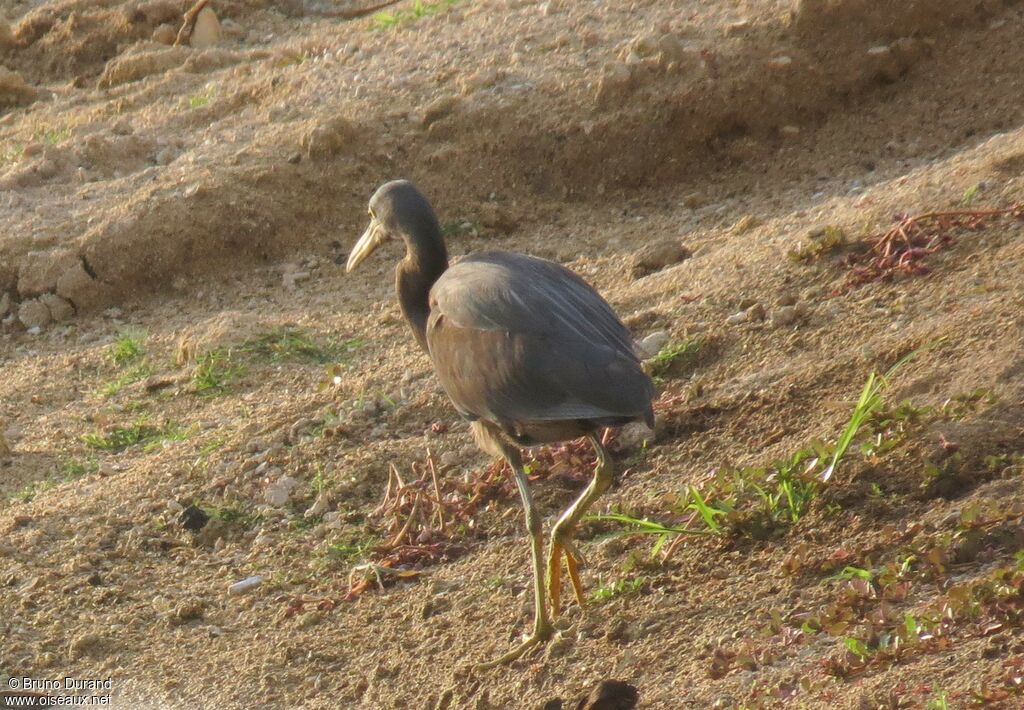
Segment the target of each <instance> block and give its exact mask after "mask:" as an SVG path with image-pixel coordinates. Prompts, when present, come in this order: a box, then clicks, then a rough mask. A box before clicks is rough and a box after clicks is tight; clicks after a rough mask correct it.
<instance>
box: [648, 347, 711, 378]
mask: <svg viewBox="0 0 1024 710" xmlns="http://www.w3.org/2000/svg"><path fill="white" fill-rule="evenodd" d="M703 346H704V340H703V339H702V338H691V339H690V340H683V341H679V342H674V343H669V344H668V345H666V346H665V347H664V348H662V349H661V352H659V353H658V354H657V356H656V357H655V358H654V359H653V360H652V361H651V377H654V378H660V377H665V376H666V375H667V374H668V372H669V370H671V369H672V368H673V367H677V366H689V365H692V364H693V362H694V361H695V360H696V357H697V355H698V354H699V353H700V351H701V348H702V347H703Z"/></svg>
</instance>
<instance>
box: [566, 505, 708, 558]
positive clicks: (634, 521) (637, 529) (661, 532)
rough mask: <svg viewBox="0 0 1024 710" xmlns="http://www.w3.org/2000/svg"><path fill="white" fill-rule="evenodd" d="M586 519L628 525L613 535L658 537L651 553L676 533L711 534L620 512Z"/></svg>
mask: <svg viewBox="0 0 1024 710" xmlns="http://www.w3.org/2000/svg"><path fill="white" fill-rule="evenodd" d="M586 519H587V520H594V521H598V522H612V523H619V524H621V525H625V526H628V527H627V528H626V529H625V530H622V531H619V532H616V533H613V536H614V537H619V536H625V535H654V536H656V537H657V538H658V539H657V541H656V542H655V543H654V552H653V553H652V554H658V552H659V551H660V550H661V548H662V546H664V544H665V543H666V542H667V541H668V539H669V538H671V537H675V536H677V535H711V534H712V533H711V532H709V531H707V530H690V529H688V528H677V527H671V526H669V525H662V524H661V523H658V522H655V521H653V520H647V519H646V518H644V519H640V518H634V517H632V516H629V515H623V514H621V513H609V514H607V515H590V516H587V518H586Z"/></svg>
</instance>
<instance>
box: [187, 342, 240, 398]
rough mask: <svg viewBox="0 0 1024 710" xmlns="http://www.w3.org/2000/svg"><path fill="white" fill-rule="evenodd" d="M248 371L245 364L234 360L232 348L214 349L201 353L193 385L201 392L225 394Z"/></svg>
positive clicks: (194, 372)
mask: <svg viewBox="0 0 1024 710" xmlns="http://www.w3.org/2000/svg"><path fill="white" fill-rule="evenodd" d="M245 372H246V368H245V366H244V365H241V364H238V363H236V362H234V360H233V357H232V353H231V351H230V350H212V351H210V352H208V353H206V354H204V355H200V356H199V359H198V360H196V368H195V370H194V371H193V372H192V386H193V388H195V391H196V392H198V393H199V394H202V395H206V396H216V395H218V394H223V393H224V392H226V391H227V390H228V388H229V387H231V385H232V384H234V383H235V382H236V381H237V380H238V379H240V378H241V377H242V376H243V375H244V374H245Z"/></svg>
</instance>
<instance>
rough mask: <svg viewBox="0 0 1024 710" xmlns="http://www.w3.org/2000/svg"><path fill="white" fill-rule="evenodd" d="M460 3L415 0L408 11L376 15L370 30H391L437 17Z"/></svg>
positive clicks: (455, 0) (371, 21)
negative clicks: (426, 18)
mask: <svg viewBox="0 0 1024 710" xmlns="http://www.w3.org/2000/svg"><path fill="white" fill-rule="evenodd" d="M459 2H461V0H435V2H423V0H415V2H413V4H412V6H411V7H409V8H408V9H403V10H396V11H395V12H378V13H376V14H375V15H373V16H372V17H371V18H370V29H371V30H377V31H383V30H391V29H394V28H396V27H398V26H399V25H402V24H405V23H408V22H415V21H416V20H419V19H422V18H424V17H430V16H432V15H436V14H438V13H440V12H443V11H445V10H448V9H450V8H452V7H453V6H455V5H457V4H458V3H459Z"/></svg>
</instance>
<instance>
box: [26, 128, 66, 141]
mask: <svg viewBox="0 0 1024 710" xmlns="http://www.w3.org/2000/svg"><path fill="white" fill-rule="evenodd" d="M70 137H71V129H70V128H47V129H43V130H39V131H36V132H35V133H34V134H33V135H32V138H33V139H34V140H37V141H40V142H42V143H46V144H47V145H59V144H61V143H63V142H64V141H66V140H67V139H68V138H70Z"/></svg>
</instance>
